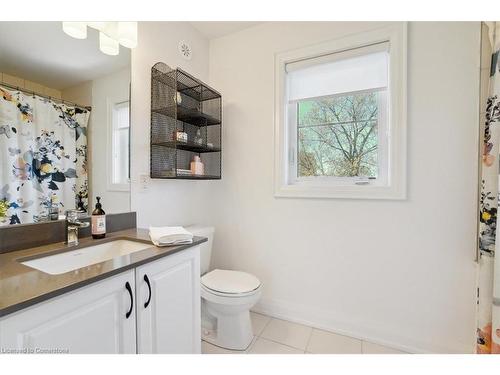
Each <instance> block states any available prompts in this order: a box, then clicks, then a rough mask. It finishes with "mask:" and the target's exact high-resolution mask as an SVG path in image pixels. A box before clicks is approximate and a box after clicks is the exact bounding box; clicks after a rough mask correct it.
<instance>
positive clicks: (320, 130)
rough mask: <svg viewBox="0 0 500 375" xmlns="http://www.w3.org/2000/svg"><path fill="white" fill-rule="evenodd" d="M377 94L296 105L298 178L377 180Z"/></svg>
mask: <svg viewBox="0 0 500 375" xmlns="http://www.w3.org/2000/svg"><path fill="white" fill-rule="evenodd" d="M379 95H380V94H379V93H378V92H368V93H366V92H365V93H355V94H347V95H341V96H332V97H326V98H321V99H309V100H302V101H299V102H298V103H297V111H298V113H297V119H298V130H297V131H298V134H297V143H298V145H297V146H298V149H297V151H298V168H297V174H298V177H308V176H333V177H356V176H363V177H375V178H376V177H377V175H378V160H377V158H378V151H377V147H378V134H377V131H378V128H377V125H378V114H379V111H378V103H379V100H378V96H379Z"/></svg>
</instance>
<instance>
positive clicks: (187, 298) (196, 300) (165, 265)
mask: <svg viewBox="0 0 500 375" xmlns="http://www.w3.org/2000/svg"><path fill="white" fill-rule="evenodd" d="M199 251H200V249H199V247H193V248H190V249H187V250H184V251H182V252H179V253H177V254H174V255H171V256H168V257H165V258H162V259H160V260H157V261H155V262H151V263H147V264H145V265H143V266H141V267H138V268H136V270H135V277H136V291H137V307H136V312H137V352H138V353H200V346H201V337H200V333H201V332H200V331H201V326H200V258H199Z"/></svg>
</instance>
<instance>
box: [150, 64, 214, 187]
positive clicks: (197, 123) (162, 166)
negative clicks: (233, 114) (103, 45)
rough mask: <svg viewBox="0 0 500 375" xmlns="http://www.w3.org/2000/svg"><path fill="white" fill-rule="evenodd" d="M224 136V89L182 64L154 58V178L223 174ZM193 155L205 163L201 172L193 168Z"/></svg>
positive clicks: (205, 177) (152, 93)
mask: <svg viewBox="0 0 500 375" xmlns="http://www.w3.org/2000/svg"><path fill="white" fill-rule="evenodd" d="M179 133H180V134H179ZM182 136H183V137H184V139H182ZM186 138H187V139H186ZM221 138H222V97H221V95H220V93H219V92H218V91H216V90H214V89H213V88H211V87H210V86H208V85H207V84H205V83H203V82H202V81H200V80H198V79H197V78H195V77H193V76H192V75H190V74H189V73H186V72H185V71H183V70H182V69H179V68H177V69H171V68H170V67H169V66H168V65H166V64H164V63H161V62H160V63H157V64H155V65H154V66H153V67H152V68H151V144H150V146H151V147H150V150H151V151H150V152H151V155H150V156H151V157H150V176H151V178H162V179H183V180H186V179H188V180H211V179H220V178H221V158H222V140H221ZM195 156H199V157H200V159H201V162H202V163H203V165H204V172H203V174H194V172H195V170H193V171H191V169H190V163H191V161H192V160H193V158H194V157H195ZM198 173H199V171H198Z"/></svg>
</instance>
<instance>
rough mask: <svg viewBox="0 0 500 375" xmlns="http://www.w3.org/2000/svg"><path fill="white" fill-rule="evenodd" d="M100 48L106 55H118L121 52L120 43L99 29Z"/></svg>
mask: <svg viewBox="0 0 500 375" xmlns="http://www.w3.org/2000/svg"><path fill="white" fill-rule="evenodd" d="M99 49H100V50H101V52H102V53H104V54H106V55H110V56H116V55H118V54H119V53H120V43H118V41H116V40H114V39H113V38H110V37H109V36H107V35H106V34H104V33H103V32H102V31H99Z"/></svg>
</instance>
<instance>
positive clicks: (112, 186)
mask: <svg viewBox="0 0 500 375" xmlns="http://www.w3.org/2000/svg"><path fill="white" fill-rule="evenodd" d="M106 101H107V109H108V116H107V119H108V126H107V128H108V132H107V135H108V142H107V144H108V150H110V152H108V153H107V154H108V160H107V170H108V173H107V174H108V176H107V180H108V181H107V190H108V191H123V192H127V191H130V178H129V179H128V180H127V182H125V183H115V182H114V181H113V176H114V164H113V160H114V155H115V148H116V145H115V139H114V130H115V118H114V111H115V106H116V105H118V104H122V103H126V102H128V103H129V108H130V99H129V98H128V97H127V98H118V97H117V98H107V100H106ZM129 128H130V118H129ZM129 152H130V138H129ZM129 156H130V155H129ZM129 168H130V166H129Z"/></svg>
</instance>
